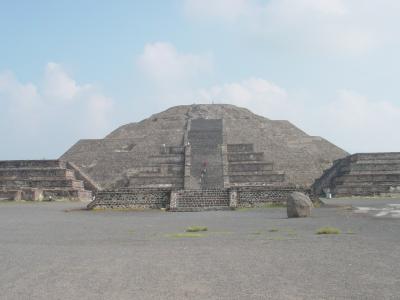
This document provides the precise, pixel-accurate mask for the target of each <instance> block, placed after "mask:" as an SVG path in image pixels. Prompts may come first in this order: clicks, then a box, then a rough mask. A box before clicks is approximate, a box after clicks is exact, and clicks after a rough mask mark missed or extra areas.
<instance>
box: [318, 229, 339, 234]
mask: <svg viewBox="0 0 400 300" xmlns="http://www.w3.org/2000/svg"><path fill="white" fill-rule="evenodd" d="M339 233H340V230H339V229H338V228H335V227H322V228H320V229H318V230H317V232H316V234H339Z"/></svg>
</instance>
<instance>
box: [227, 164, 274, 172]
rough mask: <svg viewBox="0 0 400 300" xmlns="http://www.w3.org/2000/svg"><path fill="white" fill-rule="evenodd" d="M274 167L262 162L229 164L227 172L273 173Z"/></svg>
mask: <svg viewBox="0 0 400 300" xmlns="http://www.w3.org/2000/svg"><path fill="white" fill-rule="evenodd" d="M273 169H274V165H273V164H272V163H263V162H250V163H243V162H240V163H234V164H232V163H229V165H228V171H229V172H230V173H234V172H252V171H253V172H256V171H257V172H260V171H273Z"/></svg>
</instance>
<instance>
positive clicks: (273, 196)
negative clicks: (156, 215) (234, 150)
mask: <svg viewBox="0 0 400 300" xmlns="http://www.w3.org/2000/svg"><path fill="white" fill-rule="evenodd" d="M294 191H300V192H303V193H306V194H308V195H309V196H311V193H310V191H309V190H304V189H301V188H291V187H284V188H260V187H257V188H239V189H234V188H233V189H221V190H179V191H170V190H160V189H134V190H118V191H100V192H98V193H97V194H96V198H95V200H94V201H92V202H91V203H90V204H89V205H88V208H89V209H92V208H169V209H170V210H171V211H196V210H206V209H212V208H215V209H219V208H236V207H257V206H262V205H263V204H266V203H282V204H285V203H286V201H287V199H288V197H289V195H290V194H291V193H292V192H294Z"/></svg>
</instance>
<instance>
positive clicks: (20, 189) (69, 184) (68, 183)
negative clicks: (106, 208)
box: [0, 160, 93, 201]
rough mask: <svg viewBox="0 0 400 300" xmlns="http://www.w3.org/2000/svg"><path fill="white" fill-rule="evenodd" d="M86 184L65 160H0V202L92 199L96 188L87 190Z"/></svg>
mask: <svg viewBox="0 0 400 300" xmlns="http://www.w3.org/2000/svg"><path fill="white" fill-rule="evenodd" d="M78 175H80V176H79V178H80V179H82V180H79V179H78V178H77V177H78ZM86 182H87V181H85V180H84V179H83V175H82V174H80V173H79V171H78V170H77V169H72V168H69V166H68V163H67V162H65V161H60V160H9V161H0V199H4V200H32V201H38V200H43V199H49V198H52V199H56V198H69V199H75V200H78V199H81V200H91V196H92V193H91V190H93V189H90V190H87V189H85V187H86V184H85V183H86Z"/></svg>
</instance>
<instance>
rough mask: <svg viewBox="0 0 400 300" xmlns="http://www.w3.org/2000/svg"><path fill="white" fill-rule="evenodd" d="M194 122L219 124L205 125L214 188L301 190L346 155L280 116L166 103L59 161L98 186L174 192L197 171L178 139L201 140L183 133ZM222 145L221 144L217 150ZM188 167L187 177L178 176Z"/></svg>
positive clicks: (230, 107) (76, 147)
mask: <svg viewBox="0 0 400 300" xmlns="http://www.w3.org/2000/svg"><path fill="white" fill-rule="evenodd" d="M199 119H201V120H209V123H210V124H211V123H213V124H214V125H215V124H216V122H222V128H221V127H218V128H219V129H218V130H219V133H218V130H214V129H215V127H214V129H213V128H212V127H207V126H208V125H205V126H206V127H207V128H208V130H209V131H212V132H214V133H216V134H215V135H213V136H214V138H213V141H212V142H209V146H210V147H211V146H212V145H213V146H212V147H214V148H213V150H218V147H219V148H220V149H221V150H220V151H221V157H222V158H221V159H219V158H218V159H217V156H218V155H217V154H215V153H214V154H215V155H214V154H213V155H211V156H208V157H209V158H210V160H211V161H212V162H215V164H214V163H213V164H212V165H211V166H210V165H208V168H209V170H210V171H211V169H214V171H213V172H212V173H213V174H214V175H216V176H217V177H218V180H216V181H215V182H216V183H217V185H218V186H221V185H222V183H223V185H224V187H225V188H226V187H229V185H230V184H231V183H232V185H237V186H245V185H249V184H250V185H251V184H252V183H254V184H256V185H274V186H276V185H279V186H287V185H293V186H303V187H309V186H310V185H311V184H312V183H313V182H314V180H315V179H316V178H318V177H319V176H320V175H321V174H322V171H323V170H324V169H326V168H327V167H329V166H330V165H331V164H332V162H333V161H334V160H335V159H338V158H342V157H344V156H346V155H347V153H346V152H345V151H343V150H342V149H340V148H338V147H336V146H335V145H333V144H331V143H329V142H328V141H326V140H324V139H323V138H320V137H312V136H309V135H307V134H306V133H304V132H303V131H301V130H300V129H298V128H297V127H296V126H294V125H292V124H291V123H289V122H288V121H274V120H269V119H267V118H264V117H261V116H258V115H255V114H253V113H252V112H250V111H249V110H247V109H244V108H240V107H236V106H233V105H225V104H212V105H202V104H200V105H183V106H176V107H172V108H170V109H168V110H166V111H163V112H161V113H158V114H155V115H153V116H151V117H150V118H147V119H145V120H143V121H141V122H138V123H131V124H127V125H124V126H121V127H120V128H118V129H116V130H115V131H113V132H112V133H110V134H109V135H108V136H106V137H105V138H104V139H99V140H81V141H79V142H78V143H77V144H75V145H74V146H73V147H72V148H71V149H69V150H68V151H67V152H66V153H65V154H64V155H63V156H62V159H64V160H66V161H70V162H73V163H74V164H75V165H77V166H78V167H79V168H81V169H82V170H83V171H84V172H85V173H86V174H88V175H89V176H90V177H91V178H92V179H93V180H94V181H95V182H97V183H98V184H99V185H101V186H102V187H103V188H104V187H106V188H109V187H112V188H119V187H131V188H169V189H171V190H179V189H182V188H183V187H184V178H185V182H187V183H188V187H190V188H193V185H192V184H191V181H190V180H191V179H193V178H191V177H190V176H194V180H195V181H196V180H197V176H198V172H199V168H198V167H196V164H197V163H196V159H194V160H193V168H192V167H191V166H190V165H185V148H186V147H185V138H186V142H187V141H189V142H190V138H195V141H197V140H198V139H197V137H199V138H201V133H199V132H197V133H196V134H194V135H191V136H190V135H189V134H188V132H190V128H189V123H190V121H192V120H199ZM217 120H220V121H217ZM195 122H198V121H195ZM203 123H204V122H203ZM197 125H199V124H197ZM203 125H204V124H203ZM200 126H202V125H200ZM205 131H207V130H205ZM221 134H222V139H221ZM196 136H197V137H196ZM220 144H221V145H220ZM223 148H224V149H227V151H226V153H225V154H224V152H223V151H222V149H223ZM209 153H211V152H209ZM197 154H198V155H199V154H201V151H200V152H197ZM194 155H196V152H195V153H194ZM207 155H208V154H207ZM188 158H192V157H186V159H188ZM200 163H201V158H200ZM227 163H228V164H229V165H226V164H227ZM221 164H222V166H221ZM224 164H225V165H224ZM191 169H192V170H191ZM190 170H191V171H193V174H190V176H187V177H185V172H186V171H188V172H189V171H190ZM188 175H189V174H188ZM210 175H211V173H210ZM221 176H223V178H221V179H219V177H221ZM189 179H190V180H189ZM213 181H214V180H213ZM228 181H231V183H229V182H228ZM210 182H211V181H210V180H209V183H210ZM205 188H210V186H206V187H205Z"/></svg>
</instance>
